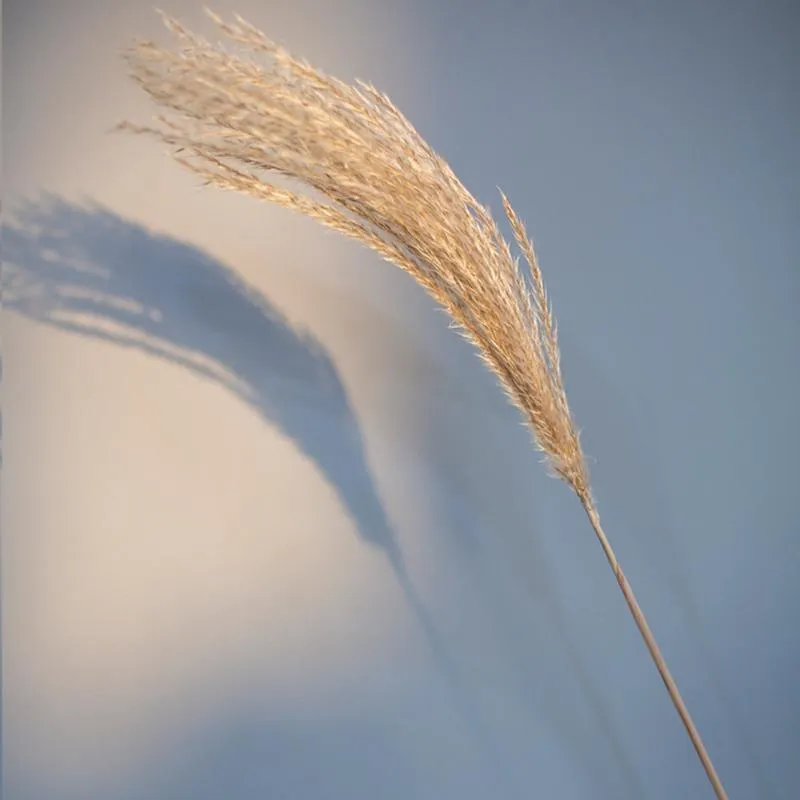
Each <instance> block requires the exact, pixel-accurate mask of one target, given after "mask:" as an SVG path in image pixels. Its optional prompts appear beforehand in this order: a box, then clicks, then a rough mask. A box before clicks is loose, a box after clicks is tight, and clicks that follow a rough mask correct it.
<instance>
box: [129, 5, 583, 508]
mask: <svg viewBox="0 0 800 800" xmlns="http://www.w3.org/2000/svg"><path fill="white" fill-rule="evenodd" d="M207 14H208V15H209V16H210V17H211V19H212V20H213V21H214V22H215V23H216V24H217V26H218V27H219V29H220V30H221V31H222V33H224V34H225V35H226V36H227V38H228V39H229V40H230V41H231V42H233V43H234V44H235V45H238V46H239V48H242V49H243V50H244V51H245V52H244V54H243V55H241V56H240V55H236V54H233V53H230V52H228V51H227V50H226V49H225V48H224V46H223V45H221V44H211V43H209V42H208V41H206V40H204V39H203V38H201V37H199V36H197V35H195V34H193V33H191V32H190V31H188V30H186V29H185V28H184V27H183V26H182V25H181V24H180V23H179V22H178V21H177V20H175V19H173V18H171V17H169V16H167V15H164V14H162V16H163V18H164V22H165V24H166V25H167V27H168V28H169V30H170V31H171V32H172V33H173V34H174V35H175V36H176V38H177V40H178V42H179V47H178V48H177V49H175V50H169V49H165V48H162V47H159V46H157V45H155V44H153V43H151V42H138V43H137V44H136V45H135V46H134V47H133V48H132V49H131V50H129V51H128V52H127V53H126V54H125V57H126V59H127V62H128V65H129V67H130V71H131V76H132V78H133V80H135V81H136V82H137V83H138V84H139V85H140V86H141V87H142V89H144V91H145V92H147V94H149V95H150V97H151V98H152V99H153V100H154V101H155V103H156V104H157V105H158V106H160V107H161V108H162V109H163V110H164V114H163V115H162V116H160V117H158V118H157V120H156V123H155V124H154V125H150V126H145V125H137V124H134V123H131V122H123V123H121V125H120V126H119V127H120V129H123V130H127V131H131V132H134V133H139V134H145V135H148V136H152V137H155V138H156V139H158V140H160V141H161V142H163V143H164V144H167V145H168V146H169V147H170V148H171V150H172V152H173V155H174V157H175V158H176V160H177V161H178V162H179V163H180V164H182V165H183V166H184V167H186V168H187V169H189V170H192V171H193V172H195V173H196V174H198V175H199V176H200V177H201V178H202V179H203V180H204V182H206V183H207V184H210V185H215V186H220V187H222V188H226V189H234V190H236V191H239V192H243V193H245V194H249V195H251V196H253V197H256V198H259V199H261V200H266V201H269V202H271V203H275V204H277V205H280V206H283V207H285V208H290V209H293V210H295V211H299V212H300V213H302V214H305V215H307V216H309V217H312V218H313V219H316V220H318V221H319V222H321V223H322V224H323V225H326V226H327V227H329V228H331V229H333V230H336V231H339V232H340V233H343V234H344V235H345V236H349V237H350V238H352V239H355V240H357V241H360V242H362V243H363V244H365V245H367V246H368V247H370V248H371V249H372V250H374V251H375V252H377V253H378V254H379V255H380V256H382V257H383V258H384V259H386V260H387V261H390V262H392V263H394V264H396V265H397V266H399V267H401V268H402V269H404V270H405V271H406V272H408V273H410V274H411V275H412V276H413V277H414V278H415V279H416V280H417V281H418V282H419V283H420V284H422V286H423V287H424V288H425V289H426V290H427V291H428V292H429V293H430V294H431V295H432V296H433V297H434V298H435V299H436V300H437V301H438V302H439V303H440V304H441V305H442V306H443V307H444V308H445V309H446V310H447V311H448V312H449V314H450V315H451V316H452V318H453V319H454V320H455V322H456V323H457V325H458V326H459V327H460V329H461V330H462V332H463V333H464V334H465V335H466V336H467V337H468V338H469V339H470V340H471V341H472V342H473V343H474V344H475V346H476V347H477V349H478V352H479V353H480V355H481V356H482V358H483V360H484V361H485V362H486V364H487V365H488V366H489V367H490V368H491V369H492V371H493V372H494V373H495V374H496V375H497V377H498V378H499V380H500V382H501V384H502V385H503V387H504V388H505V390H506V392H507V393H508V395H509V397H510V398H511V400H512V401H513V402H514V404H515V405H516V406H517V407H518V408H519V409H520V410H521V411H522V412H523V414H524V415H525V418H526V421H527V422H528V424H529V426H530V428H531V430H532V432H533V434H534V439H535V441H536V444H537V445H538V447H539V448H540V449H541V450H542V451H544V453H545V454H546V456H547V458H548V461H549V463H550V465H551V467H552V469H553V470H554V472H555V473H556V474H558V475H559V476H560V477H562V478H563V479H564V480H566V481H567V482H568V483H569V484H570V485H571V486H572V487H573V489H575V491H576V492H578V494H579V496H582V497H586V496H588V491H589V486H588V476H587V471H586V466H585V460H584V458H583V455H582V453H581V449H580V443H579V436H578V431H577V428H576V426H575V424H574V422H573V420H572V417H571V415H570V412H569V407H568V404H567V398H566V394H565V391H564V386H563V381H562V376H561V368H560V358H559V348H558V337H557V331H556V324H555V320H554V318H553V315H552V311H551V309H550V305H549V301H548V297H547V293H546V291H545V286H544V281H543V278H542V273H541V270H540V268H539V264H538V261H537V258H536V254H535V252H534V248H533V244H532V243H531V240H530V239H529V238H528V235H527V233H526V231H525V227H524V225H523V224H522V222H521V220H520V219H519V217H518V216H517V214H516V213H515V212H514V210H513V208H512V207H511V204H510V203H509V201H508V199H507V198H506V196H505V195H502V202H503V207H504V210H505V213H506V216H507V217H508V220H509V222H510V225H511V229H512V231H513V234H514V238H515V239H516V242H517V245H518V246H519V248H520V251H521V253H522V255H523V257H524V258H525V261H526V262H527V264H528V268H529V274H528V277H529V280H526V278H525V276H524V275H523V273H522V272H521V270H520V269H519V266H518V263H517V261H516V260H515V259H514V257H513V256H512V254H511V250H510V247H509V245H508V243H507V242H506V240H505V239H504V238H503V236H502V234H501V232H500V230H499V229H498V227H497V225H496V223H495V222H494V220H493V219H492V216H491V214H490V213H489V210H488V209H487V208H485V207H484V206H482V205H481V204H480V203H478V201H477V200H476V199H475V198H474V197H473V196H472V195H471V194H470V193H469V192H468V191H467V189H466V188H465V187H464V185H463V184H462V183H461V182H460V181H459V180H458V178H457V177H456V176H455V175H454V173H453V171H452V170H451V169H450V167H449V166H448V165H447V163H446V162H445V161H444V160H443V159H442V158H441V157H439V156H438V155H437V154H436V153H435V152H434V151H433V150H432V148H431V147H430V146H429V145H428V144H427V142H425V140H424V139H423V138H422V137H421V136H420V135H419V133H418V132H417V131H416V129H415V128H414V127H413V126H412V125H411V123H410V122H409V121H408V120H407V119H406V118H405V116H404V115H403V114H402V113H401V112H400V111H399V110H398V109H397V108H396V107H395V106H394V104H393V103H392V102H391V100H390V99H389V98H388V97H386V95H384V94H382V93H381V92H379V91H378V90H377V89H375V88H374V87H373V86H371V85H369V84H367V83H363V82H360V81H357V82H356V83H355V84H353V85H350V84H347V83H345V82H342V81H340V80H337V79H336V78H332V77H329V76H327V75H325V74H323V73H322V72H320V71H319V70H317V69H315V68H314V67H312V66H311V65H310V64H308V63H306V62H305V61H300V60H298V59H295V58H294V57H292V56H291V55H290V54H289V53H287V52H286V51H285V50H284V49H283V48H281V47H279V46H278V45H276V44H275V43H273V42H272V41H270V40H269V39H268V38H267V37H266V36H265V35H264V34H263V33H261V32H260V31H259V30H257V29H256V28H254V27H253V26H252V25H250V24H249V23H247V22H245V21H244V20H243V19H242V18H241V17H238V16H237V17H235V21H234V22H225V21H224V20H222V19H221V18H220V17H218V16H217V15H216V14H213V13H212V12H210V11H207ZM280 176H282V177H284V178H289V179H291V182H292V183H293V184H297V185H299V187H300V189H299V190H297V191H295V190H292V189H287V188H284V187H282V186H279V185H277V184H276V178H278V177H280ZM501 194H502V193H501Z"/></svg>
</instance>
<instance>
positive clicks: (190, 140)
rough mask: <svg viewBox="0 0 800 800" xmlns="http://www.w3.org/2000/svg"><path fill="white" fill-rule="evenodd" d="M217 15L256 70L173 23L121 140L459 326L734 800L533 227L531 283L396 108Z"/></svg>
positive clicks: (145, 54) (520, 237) (134, 52)
mask: <svg viewBox="0 0 800 800" xmlns="http://www.w3.org/2000/svg"><path fill="white" fill-rule="evenodd" d="M207 13H208V15H209V16H210V17H211V19H212V20H213V21H214V22H215V23H216V24H217V25H218V26H219V28H220V30H221V31H222V32H223V33H224V34H225V35H226V36H227V37H228V39H229V40H230V41H231V42H232V43H233V44H235V45H237V46H238V47H240V48H243V50H244V51H245V52H246V53H247V55H244V54H243V55H242V56H241V57H240V56H238V55H236V54H232V53H229V52H227V51H226V50H225V49H224V48H223V47H222V46H221V45H213V44H211V43H209V42H207V41H206V40H204V39H202V38H200V37H198V36H196V35H195V34H193V33H191V32H189V31H188V30H186V29H185V28H184V27H183V26H182V25H181V24H179V23H178V22H177V21H176V20H174V19H172V18H170V17H168V16H166V15H163V16H164V21H165V23H166V25H167V27H168V28H169V29H170V31H171V32H172V33H173V34H174V35H175V36H176V38H177V40H178V42H179V43H180V47H179V49H178V50H176V51H171V50H167V49H163V48H161V47H158V46H157V45H155V44H153V43H151V42H139V43H137V44H136V45H135V46H134V47H133V48H132V49H131V50H129V51H128V52H127V53H126V59H127V62H128V65H129V68H130V71H131V76H132V78H133V80H134V81H135V82H136V83H138V84H139V86H140V87H141V88H142V89H143V90H144V91H145V92H146V93H147V94H148V95H149V96H150V97H151V99H152V100H153V101H154V102H155V103H156V104H157V105H158V106H160V107H161V108H162V109H164V111H165V113H164V114H163V115H162V116H160V117H158V118H157V121H156V123H155V124H153V125H149V126H145V125H139V124H135V123H132V122H127V121H126V122H123V123H121V124H120V125H119V126H118V127H119V130H123V131H127V132H130V133H136V134H144V135H147V136H150V137H153V138H155V139H157V140H158V141H160V142H162V143H163V144H166V145H168V146H169V147H170V148H171V149H172V152H173V155H174V157H175V159H176V160H177V161H178V162H179V163H180V164H182V165H183V166H184V167H186V168H188V169H189V170H191V171H193V172H194V173H196V174H197V175H198V176H200V177H201V178H202V179H203V181H204V183H205V184H206V185H209V186H217V187H221V188H225V189H233V190H235V191H238V192H242V193H244V194H247V195H250V196H252V197H254V198H257V199H261V200H266V201H268V202H271V203H275V204H277V205H280V206H283V207H285V208H289V209H293V210H295V211H299V212H300V213H303V214H305V215H307V216H309V217H311V218H313V219H316V220H317V221H318V222H320V223H322V224H323V225H325V226H327V227H328V228H331V229H333V230H335V231H338V232H339V233H342V234H344V235H345V236H348V237H350V238H353V239H355V240H357V241H359V242H361V243H362V244H365V245H367V247H369V248H371V249H372V250H374V251H375V252H377V253H378V254H379V255H380V256H381V257H383V258H384V259H385V260H387V261H390V262H391V263H394V264H395V265H397V266H399V267H400V268H401V269H403V270H405V271H406V272H408V273H409V274H410V275H411V276H412V277H413V278H415V279H416V280H417V281H418V282H419V283H420V284H421V285H422V286H423V287H424V288H425V289H426V290H427V291H428V293H429V294H430V295H431V296H432V297H433V298H434V299H435V300H436V301H437V302H438V303H439V304H440V305H441V306H442V307H443V308H444V309H445V310H446V311H447V312H448V313H449V315H450V316H451V317H452V319H453V321H454V323H455V324H456V326H457V327H458V329H459V330H460V331H461V332H462V334H463V335H464V336H466V337H467V339H469V340H470V341H471V342H472V343H473V344H474V345H475V347H476V349H477V351H478V353H479V355H480V356H481V358H482V359H483V361H484V362H485V363H486V365H487V366H488V367H489V369H490V370H492V372H493V373H494V374H495V375H496V376H497V378H498V380H499V381H500V384H501V386H502V387H503V388H504V390H505V392H506V393H507V395H508V397H509V399H510V400H511V402H512V403H513V404H514V405H515V406H516V407H517V408H518V409H519V410H520V411H521V412H522V414H523V416H524V419H525V421H526V424H527V426H528V428H529V429H530V431H531V433H532V436H533V441H534V443H535V445H536V446H537V447H538V448H539V449H540V450H541V451H542V452H543V454H544V457H545V461H546V463H547V464H548V466H549V467H550V470H551V471H552V473H553V474H554V475H555V476H557V477H559V478H561V479H562V480H564V481H565V482H566V483H567V484H568V485H569V486H570V487H571V488H572V490H573V491H574V492H575V494H576V496H577V498H578V500H579V501H580V503H581V505H582V507H583V508H584V510H585V512H586V514H587V517H588V519H589V521H590V524H591V526H592V529H593V531H594V533H595V535H596V537H597V539H598V541H599V543H600V545H601V547H602V549H603V552H604V554H605V556H606V558H607V560H608V563H609V565H610V567H611V569H612V571H613V573H614V575H615V577H616V580H617V583H618V585H619V587H620V590H621V591H622V593H623V596H624V597H625V600H626V602H627V604H628V607H629V609H630V611H631V614H632V616H633V618H634V621H635V622H636V625H637V627H638V629H639V631H640V633H641V635H642V637H643V639H644V641H645V644H646V645H647V648H648V651H649V653H650V655H651V657H652V659H653V661H654V663H655V665H656V667H657V669H658V671H659V674H660V676H661V678H662V680H663V682H664V684H665V686H666V688H667V691H668V693H669V695H670V698H671V700H672V702H673V704H674V706H675V708H676V710H677V712H678V714H679V715H680V718H681V720H682V722H683V724H684V726H685V728H686V731H687V733H688V735H689V737H690V739H691V742H692V744H693V746H694V748H695V750H696V752H697V754H698V756H699V758H700V761H701V763H702V765H703V768H704V769H705V772H706V774H707V776H708V779H709V781H710V783H711V785H712V787H713V790H714V793H715V794H716V796H717V798H720V799H722V798H725V797H726V793H725V790H724V788H723V786H722V783H721V781H720V779H719V777H718V775H717V773H716V771H715V769H714V766H713V764H712V762H711V759H710V757H709V755H708V752H707V750H706V748H705V746H704V744H703V742H702V740H701V738H700V735H699V733H698V731H697V728H696V726H695V724H694V722H693V721H692V718H691V716H690V714H689V711H688V709H687V707H686V705H685V703H684V701H683V699H682V698H681V695H680V692H679V690H678V687H677V685H676V683H675V681H674V679H673V677H672V675H671V673H670V671H669V669H668V667H667V664H666V662H665V660H664V658H663V656H662V654H661V652H660V650H659V648H658V645H657V643H656V640H655V638H654V636H653V634H652V632H651V630H650V628H649V626H648V624H647V621H646V620H645V617H644V614H643V613H642V610H641V608H640V607H639V604H638V602H637V600H636V598H635V596H634V593H633V591H632V589H631V587H630V584H629V583H628V581H627V579H626V577H625V574H624V572H623V571H622V568H621V567H620V564H619V561H618V560H617V557H616V555H615V553H614V550H613V548H612V547H611V544H610V543H609V540H608V538H607V537H606V534H605V532H604V531H603V528H602V525H601V522H600V516H599V513H598V510H597V506H596V503H595V500H594V497H593V495H592V491H591V486H590V481H589V474H588V469H587V466H586V459H585V457H584V454H583V452H582V449H581V445H580V437H579V431H578V428H577V425H576V424H575V421H574V419H573V417H572V415H571V412H570V409H569V404H568V402H567V396H566V392H565V389H564V383H563V380H562V373H561V363H560V350H559V343H558V334H557V328H556V322H555V319H554V317H553V314H552V310H551V307H550V303H549V299H548V296H547V292H546V289H545V285H544V280H543V276H542V272H541V270H540V267H539V264H538V261H537V257H536V253H535V250H534V247H533V243H532V242H531V240H530V238H529V237H528V234H527V232H526V229H525V226H524V225H523V223H522V221H521V219H520V217H519V216H518V215H517V213H516V212H515V211H514V209H513V208H512V206H511V204H510V203H509V201H508V199H507V198H506V197H505V195H502V194H501V197H502V203H503V208H504V211H505V215H506V217H507V219H508V222H509V224H510V227H511V230H512V232H513V236H514V239H515V241H516V244H517V246H518V248H519V250H520V252H521V255H522V257H523V258H524V261H525V264H526V269H524V270H523V269H522V268H521V267H520V264H519V260H518V259H517V258H515V257H514V256H513V255H512V253H511V247H510V245H509V244H508V242H507V241H506V240H505V238H504V237H503V235H502V233H501V232H500V229H499V228H498V226H497V224H496V223H495V221H494V220H493V219H492V216H491V214H490V213H489V211H488V209H486V208H485V207H484V206H482V205H481V204H480V203H479V202H478V201H477V200H476V199H475V198H474V197H473V196H472V195H471V194H470V193H469V192H468V191H467V189H466V188H465V187H464V186H463V184H462V183H461V182H460V181H459V180H458V178H457V177H456V176H455V175H454V173H453V172H452V170H451V169H450V167H449V166H448V165H447V163H446V162H445V161H444V160H443V159H442V158H441V157H440V156H438V155H437V154H436V153H435V152H434V151H433V150H432V149H431V147H430V146H429V145H428V144H427V143H426V142H425V141H424V140H423V139H422V137H421V136H420V135H419V133H418V132H417V131H416V130H415V129H414V127H413V126H412V125H411V124H410V123H409V122H408V120H407V119H406V118H405V117H404V116H403V114H402V113H401V112H400V111H399V110H398V109H397V108H396V107H395V106H394V105H393V103H392V102H391V100H390V99H389V98H388V97H386V96H385V95H384V94H382V93H381V92H379V91H378V90H377V89H375V88H374V87H372V86H371V85H369V84H366V83H362V82H360V81H358V82H356V84H355V85H349V84H346V83H343V82H342V81H339V80H337V79H335V78H331V77H328V76H326V75H324V74H322V73H321V72H319V71H318V70H316V69H314V68H313V67H312V66H311V65H309V64H308V63H306V62H304V61H300V60H297V59H295V58H293V57H292V56H291V55H290V54H289V53H287V52H286V51H285V50H284V49H282V48H281V47H279V46H277V45H276V44H274V43H273V42H272V41H270V40H269V39H268V38H267V37H266V36H265V35H264V34H263V33H261V32H260V31H259V30H257V29H256V28H254V27H253V26H252V25H250V24H249V23H247V22H245V21H244V20H243V19H241V18H240V17H236V21H235V22H234V23H227V22H225V21H223V20H222V19H221V18H220V17H218V16H217V15H215V14H213V13H212V12H210V11H209V12H207ZM250 56H256V57H257V58H258V59H260V60H257V59H254V58H251V57H250ZM287 179H288V180H287Z"/></svg>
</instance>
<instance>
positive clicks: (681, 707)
mask: <svg viewBox="0 0 800 800" xmlns="http://www.w3.org/2000/svg"><path fill="white" fill-rule="evenodd" d="M579 499H580V501H581V505H582V506H583V508H584V510H585V511H586V515H587V516H588V517H589V522H591V524H592V528H593V529H594V532H595V534H596V536H597V539H598V541H599V542H600V546H601V547H602V548H603V552H604V553H605V555H606V558H607V559H608V563H609V564H610V565H611V569H612V570H613V572H614V575H615V576H616V578H617V583H618V584H619V588H620V590H621V591H622V594H623V596H624V597H625V602H626V603H627V604H628V608H629V609H630V610H631V614H632V615H633V619H634V620H635V622H636V627H637V628H639V633H641V634H642V638H643V639H644V643H645V644H646V645H647V649H648V650H649V651H650V656H651V657H652V659H653V662H654V663H655V665H656V669H658V672H659V674H660V675H661V680H662V681H664V686H666V687H667V692H669V696H670V699H671V700H672V704H673V705H674V706H675V709H676V711H677V712H678V715H679V716H680V718H681V721H682V722H683V724H684V727H685V728H686V732H687V733H688V734H689V738H690V739H691V740H692V745H694V749H695V750H696V751H697V755H698V756H699V757H700V762H701V763H702V765H703V769H704V770H705V771H706V775H708V779H709V781H711V785H712V786H713V788H714V793H715V794H716V796H717V798H718V800H728V795H727V794H726V793H725V788H724V787H723V785H722V781H721V780H720V778H719V776H718V775H717V771H716V770H715V769H714V765H713V763H712V762H711V757H710V756H709V754H708V751H707V750H706V747H705V745H704V744H703V740H702V739H701V738H700V733H699V732H698V730H697V728H696V727H695V724H694V722H693V721H692V716H691V714H689V709H688V708H687V707H686V703H684V702H683V698H682V697H681V693H680V691H679V690H678V684H677V683H676V682H675V679H674V678H673V677H672V673H671V672H670V671H669V667H667V662H666V661H665V660H664V656H663V655H661V650H660V649H659V647H658V644H657V642H656V639H655V636H653V632H652V631H651V630H650V626H649V625H648V624H647V619H645V616H644V612H643V611H642V609H641V608H640V606H639V603H638V602H637V600H636V595H635V594H634V593H633V589H631V585H630V584H629V583H628V579H627V578H626V577H625V573H624V572H623V571H622V567H621V566H620V564H619V561H618V560H617V556H616V555H615V553H614V549H613V548H612V547H611V543H610V542H609V541H608V538H607V537H606V535H605V532H604V531H603V527H602V525H601V524H600V515H599V514H598V513H597V508H596V507H595V505H594V502H593V501H592V498H591V497H590V496H588V495H584V496H580V495H579Z"/></svg>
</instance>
